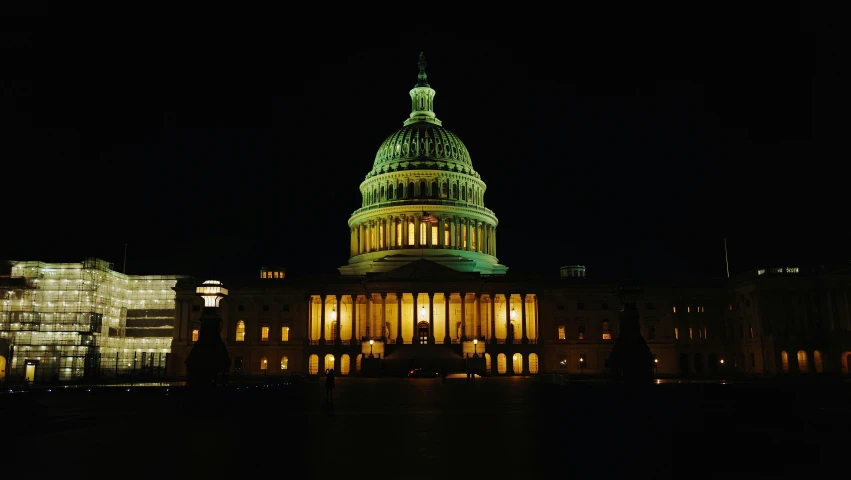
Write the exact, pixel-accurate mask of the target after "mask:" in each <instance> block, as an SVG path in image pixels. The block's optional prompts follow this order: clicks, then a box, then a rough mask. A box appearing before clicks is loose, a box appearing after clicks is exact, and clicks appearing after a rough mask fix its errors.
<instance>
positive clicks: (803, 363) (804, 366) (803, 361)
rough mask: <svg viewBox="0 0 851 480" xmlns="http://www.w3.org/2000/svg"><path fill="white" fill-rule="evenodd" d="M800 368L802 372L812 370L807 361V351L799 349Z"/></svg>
mask: <svg viewBox="0 0 851 480" xmlns="http://www.w3.org/2000/svg"><path fill="white" fill-rule="evenodd" d="M798 370H800V371H801V373H807V372H809V371H810V364H809V363H808V362H807V352H805V351H803V350H798Z"/></svg>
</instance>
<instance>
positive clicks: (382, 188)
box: [381, 185, 387, 202]
mask: <svg viewBox="0 0 851 480" xmlns="http://www.w3.org/2000/svg"><path fill="white" fill-rule="evenodd" d="M384 200H387V198H386V197H385V196H384V185H382V186H381V201H382V202H383V201H384Z"/></svg>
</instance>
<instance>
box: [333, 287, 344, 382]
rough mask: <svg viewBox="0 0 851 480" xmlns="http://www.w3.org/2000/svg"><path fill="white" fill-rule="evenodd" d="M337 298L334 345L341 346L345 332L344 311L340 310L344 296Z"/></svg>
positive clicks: (338, 295)
mask: <svg viewBox="0 0 851 480" xmlns="http://www.w3.org/2000/svg"><path fill="white" fill-rule="evenodd" d="M335 296H336V297H337V331H336V332H335V334H334V343H336V344H337V345H340V344H341V343H343V342H341V341H340V335H341V334H342V331H343V311H342V310H340V300H341V299H342V295H340V294H337V295H335ZM336 364H337V362H334V365H336Z"/></svg>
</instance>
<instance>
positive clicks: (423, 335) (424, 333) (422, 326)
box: [417, 322, 428, 345]
mask: <svg viewBox="0 0 851 480" xmlns="http://www.w3.org/2000/svg"><path fill="white" fill-rule="evenodd" d="M417 338H418V339H419V341H420V345H425V344H427V343H428V322H420V323H418V324H417Z"/></svg>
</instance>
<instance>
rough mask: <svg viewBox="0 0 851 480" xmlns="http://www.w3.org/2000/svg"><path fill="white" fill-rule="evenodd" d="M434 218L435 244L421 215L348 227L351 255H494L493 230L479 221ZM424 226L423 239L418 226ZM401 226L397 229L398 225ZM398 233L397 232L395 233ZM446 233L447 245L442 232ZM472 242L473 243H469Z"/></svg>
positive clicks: (394, 216)
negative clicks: (431, 251)
mask: <svg viewBox="0 0 851 480" xmlns="http://www.w3.org/2000/svg"><path fill="white" fill-rule="evenodd" d="M435 218H437V220H438V221H437V227H438V228H437V243H436V244H435V243H434V238H433V237H432V228H431V225H432V224H431V223H429V222H423V220H422V215H390V216H388V217H387V218H375V219H371V220H367V221H365V222H363V223H360V224H358V225H355V226H353V227H351V228H350V232H351V246H350V254H351V256H355V255H360V254H363V253H369V252H377V251H382V250H393V249H400V248H451V249H457V250H467V251H476V252H482V253H485V254H488V255H493V256H496V227H495V226H493V225H490V224H487V223H485V222H482V221H480V220H476V219H473V218H467V217H441V216H436V217H435ZM423 223H425V225H426V228H425V238H422V237H423V233H422V227H421V226H420V225H422V224H423ZM400 224H401V226H402V228H401V229H399V227H398V225H400ZM411 228H413V229H414V241H413V243H411V242H410V231H409V229H411ZM400 230H401V233H399V231H400ZM447 231H449V243H448V244H447V243H446V240H447V239H446V232H447ZM471 239H475V244H474V243H473V242H472V241H470V240H471Z"/></svg>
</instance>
